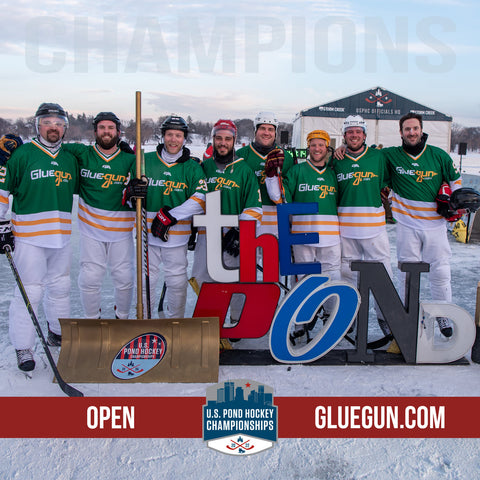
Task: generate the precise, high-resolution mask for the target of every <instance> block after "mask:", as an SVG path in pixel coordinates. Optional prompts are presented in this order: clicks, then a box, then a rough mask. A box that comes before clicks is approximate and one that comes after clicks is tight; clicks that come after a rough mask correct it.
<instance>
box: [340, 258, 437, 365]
mask: <svg viewBox="0 0 480 480" xmlns="http://www.w3.org/2000/svg"><path fill="white" fill-rule="evenodd" d="M399 268H400V270H401V271H402V272H407V275H406V276H405V277H406V278H405V291H406V292H407V293H406V299H407V306H406V307H404V305H403V303H402V301H401V300H400V297H399V296H398V293H397V291H396V289H395V286H394V285H393V282H392V279H391V278H390V275H389V274H388V272H387V270H386V269H385V266H384V265H383V264H382V263H380V262H366V261H363V262H352V263H351V269H352V270H353V271H357V272H360V277H359V288H358V289H359V291H360V297H361V301H362V303H361V305H360V310H359V312H358V317H357V341H356V350H355V351H354V352H352V353H350V352H349V353H348V359H349V360H350V361H355V362H372V361H373V359H374V355H373V354H372V353H367V333H368V311H369V295H370V292H372V294H373V296H374V297H375V300H376V301H377V304H378V306H379V308H380V310H381V311H382V314H383V317H384V318H385V321H386V322H387V324H388V326H389V327H390V330H391V331H392V334H393V336H394V337H395V340H396V341H397V343H398V346H399V347H400V350H401V351H402V354H403V357H404V358H405V361H406V362H407V363H415V362H416V352H417V331H418V311H419V303H418V300H419V292H420V274H421V273H422V272H428V271H429V269H430V266H429V265H428V263H424V262H405V263H399Z"/></svg>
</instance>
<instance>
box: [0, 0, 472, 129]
mask: <svg viewBox="0 0 480 480" xmlns="http://www.w3.org/2000/svg"><path fill="white" fill-rule="evenodd" d="M32 5H33V6H32ZM37 5H38V6H37ZM111 5H112V2H105V1H102V0H100V1H99V0H96V1H95V2H93V1H90V0H88V1H84V2H82V4H81V6H80V5H79V4H78V3H77V2H76V1H73V0H64V1H61V0H44V1H43V2H41V4H37V3H35V2H33V3H32V2H31V1H28V2H27V1H26V0H17V1H15V2H11V3H9V5H8V8H3V11H2V29H1V31H0V42H1V45H0V61H1V65H2V68H1V70H0V79H1V85H2V87H3V88H2V102H0V116H1V117H4V118H10V119H13V118H17V117H26V116H29V115H32V114H33V113H34V112H35V110H36V108H37V106H38V105H39V104H40V103H41V102H44V101H50V102H58V103H60V104H61V105H62V106H63V107H64V108H66V109H67V110H68V111H69V112H71V113H74V114H78V113H83V112H85V113H86V114H95V113H97V112H99V111H102V110H113V111H115V112H116V113H117V114H118V115H119V117H120V118H121V119H124V120H126V119H130V118H134V114H135V91H136V90H140V91H141V92H142V114H143V117H144V118H148V117H149V118H154V119H156V118H157V117H158V116H160V115H165V114H168V113H178V114H180V115H183V116H187V115H191V117H192V118H193V119H194V120H205V121H213V120H216V119H218V118H221V117H231V118H242V117H247V118H253V117H254V116H255V114H256V113H257V112H258V111H260V110H273V111H274V112H276V114H277V116H278V117H279V119H280V120H283V121H292V120H293V118H294V117H295V114H296V113H297V112H299V111H300V110H303V109H306V108H310V107H312V106H315V105H319V104H322V103H326V102H330V101H332V100H336V99H338V98H342V97H346V96H349V95H351V94H354V93H358V92H361V91H363V90H367V89H370V88H373V87H376V86H381V87H383V88H385V89H387V90H390V91H391V92H394V93H397V94H399V95H401V96H404V97H407V98H409V99H411V100H414V101H416V102H418V103H421V104H423V105H426V106H428V107H430V108H433V109H436V110H439V111H440V112H442V113H445V114H447V115H451V116H453V120H454V122H457V123H460V124H463V125H466V126H478V125H480V96H479V94H478V81H479V78H480V75H479V74H480V72H479V70H480V67H479V64H480V62H479V61H478V59H479V58H480V56H479V53H480V35H479V32H478V30H479V25H480V22H479V20H480V14H479V13H480V7H479V6H478V3H477V2H476V1H475V0H414V1H409V0H406V1H402V2H391V3H390V2H384V1H372V0H365V1H362V2H353V1H342V0H338V1H333V0H311V1H286V0H275V1H271V0H263V1H261V2H259V1H256V0H243V1H242V2H211V3H210V2H204V1H202V0H197V1H196V2H187V1H185V0H175V1H173V2H170V1H168V2H167V1H162V0H137V1H136V2H131V1H126V0H117V1H116V2H114V3H113V5H114V6H113V7H112V6H111Z"/></svg>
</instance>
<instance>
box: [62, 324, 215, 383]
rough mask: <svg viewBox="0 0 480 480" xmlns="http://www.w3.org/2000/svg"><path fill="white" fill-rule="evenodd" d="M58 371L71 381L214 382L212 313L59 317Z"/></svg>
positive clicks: (66, 379) (213, 326)
mask: <svg viewBox="0 0 480 480" xmlns="http://www.w3.org/2000/svg"><path fill="white" fill-rule="evenodd" d="M60 324H61V326H62V347H61V350H60V357H59V359H58V370H59V371H60V373H61V375H62V377H63V378H64V380H65V381H66V382H71V383H137V382H140V383H156V382H158V383H164V382H175V383H176V382H182V383H211V382H213V383H215V382H217V381H218V364H219V352H218V339H219V320H218V318H216V317H208V318H207V317H202V318H168V319H166V318H162V319H149V320H119V319H112V320H105V319H60Z"/></svg>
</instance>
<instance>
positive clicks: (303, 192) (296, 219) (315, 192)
mask: <svg viewBox="0 0 480 480" xmlns="http://www.w3.org/2000/svg"><path fill="white" fill-rule="evenodd" d="M329 145H330V136H329V135H328V133H327V132H325V131H324V130H314V131H312V132H310V133H309V134H308V135H307V147H308V157H307V160H306V161H305V162H303V163H300V164H298V165H294V166H293V167H292V168H291V169H290V170H289V171H288V173H287V174H286V175H285V179H284V180H283V185H281V184H280V182H279V179H278V168H277V162H276V161H275V160H271V161H268V160H267V164H266V166H265V173H266V175H267V179H266V182H265V183H266V186H267V190H268V194H269V196H270V198H271V199H272V200H273V201H274V202H275V203H282V192H281V188H282V187H283V188H284V191H285V200H286V201H287V202H311V203H317V204H318V212H317V213H316V214H309V215H294V216H293V219H292V227H291V231H292V233H309V232H315V233H318V235H319V239H318V242H317V243H315V244H308V245H293V257H294V261H295V263H313V262H318V263H321V265H322V274H324V275H328V276H329V277H330V279H331V280H339V279H340V259H341V251H340V232H339V224H338V216H337V197H338V185H337V178H336V176H335V172H334V171H333V169H332V167H331V165H329V163H328V160H329V150H328V147H329ZM303 277H304V275H298V279H301V278H303ZM323 307H324V308H323V314H322V320H324V322H325V321H326V320H327V319H328V317H329V316H330V313H331V309H332V302H331V301H327V302H326V303H325V305H324V306H323ZM313 325H314V323H313V324H312V327H305V326H304V325H297V326H296V327H295V331H294V332H292V334H291V336H290V338H291V340H292V343H293V344H295V338H297V337H300V336H302V335H304V334H305V333H306V328H308V329H310V328H313Z"/></svg>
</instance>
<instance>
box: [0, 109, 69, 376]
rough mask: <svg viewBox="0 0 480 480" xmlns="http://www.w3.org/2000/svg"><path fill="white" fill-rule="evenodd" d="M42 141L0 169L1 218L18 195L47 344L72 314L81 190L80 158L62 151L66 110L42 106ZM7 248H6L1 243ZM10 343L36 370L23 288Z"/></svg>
mask: <svg viewBox="0 0 480 480" xmlns="http://www.w3.org/2000/svg"><path fill="white" fill-rule="evenodd" d="M35 127H36V131H37V137H36V138H34V139H33V140H32V141H31V142H30V143H27V144H24V145H21V146H19V147H18V148H17V149H16V150H15V151H14V152H13V154H12V156H11V158H10V159H9V160H8V163H7V165H6V168H2V169H1V170H0V220H1V221H2V224H3V227H4V229H5V228H7V229H8V228H9V227H10V223H8V224H6V223H5V222H6V215H7V212H8V208H9V199H8V198H9V195H10V194H11V195H13V204H12V219H11V225H13V234H14V238H15V263H16V265H17V268H18V271H19V274H20V277H21V279H22V282H23V285H24V287H25V290H26V292H27V295H28V297H29V300H30V302H31V305H32V307H33V309H34V310H35V311H36V310H37V309H38V306H39V304H40V301H41V300H42V297H43V308H44V312H45V316H46V318H47V323H48V336H47V342H48V344H49V345H50V346H59V345H60V343H61V328H60V323H59V321H58V319H59V318H68V317H69V316H70V264H71V254H70V253H71V252H70V234H71V224H72V219H71V212H72V204H73V195H74V193H76V192H77V190H78V166H77V162H76V159H75V157H74V156H73V155H72V154H70V153H68V152H66V151H65V150H64V149H63V147H62V140H63V137H64V135H65V132H66V131H67V128H68V119H67V114H66V112H65V110H64V109H63V108H62V107H61V106H60V105H58V104H56V103H42V104H41V105H40V106H39V107H38V110H37V112H36V114H35ZM0 248H1V249H2V252H3V248H4V245H3V244H0ZM9 331H10V339H11V341H12V344H13V346H14V348H15V350H16V354H17V363H18V367H19V368H20V370H23V371H31V370H33V369H34V368H35V360H34V358H33V347H34V345H35V329H34V326H33V323H32V321H31V319H30V316H29V313H28V311H27V309H26V306H25V304H24V301H23V299H22V296H21V293H20V291H19V289H18V287H17V288H16V289H15V294H14V298H13V300H12V302H11V304H10V311H9Z"/></svg>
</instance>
